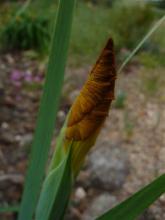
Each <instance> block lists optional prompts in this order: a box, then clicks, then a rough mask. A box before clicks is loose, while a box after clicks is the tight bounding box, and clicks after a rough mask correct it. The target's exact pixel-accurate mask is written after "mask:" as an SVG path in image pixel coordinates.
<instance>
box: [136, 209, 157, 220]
mask: <svg viewBox="0 0 165 220" xmlns="http://www.w3.org/2000/svg"><path fill="white" fill-rule="evenodd" d="M137 220H156V218H155V216H154V215H153V213H151V211H149V210H146V211H145V212H144V213H143V214H142V215H141V216H140V217H139V218H138V219H137Z"/></svg>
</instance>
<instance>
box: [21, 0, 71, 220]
mask: <svg viewBox="0 0 165 220" xmlns="http://www.w3.org/2000/svg"><path fill="white" fill-rule="evenodd" d="M74 4H75V0H61V1H60V5H59V9H58V15H57V21H56V26H55V28H54V30H55V31H54V34H53V38H52V47H51V53H50V58H49V63H48V69H47V74H46V82H45V86H44V91H43V96H42V99H41V104H40V109H39V115H38V120H37V125H36V132H35V135H34V141H33V145H32V150H31V158H30V164H29V168H28V172H27V177H26V182H25V188H24V192H23V198H22V203H21V207H20V212H19V216H18V219H19V220H25V219H28V220H32V217H33V214H34V210H35V207H36V203H37V199H38V196H39V192H40V188H41V183H42V180H43V176H44V171H45V165H46V162H47V158H48V152H49V148H50V142H51V138H52V134H53V128H54V125H55V118H56V115H57V111H58V103H59V97H60V93H61V87H62V83H63V78H64V70H65V64H66V58H67V51H68V45H69V38H70V32H71V24H72V17H73V8H74Z"/></svg>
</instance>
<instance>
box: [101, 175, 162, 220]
mask: <svg viewBox="0 0 165 220" xmlns="http://www.w3.org/2000/svg"><path fill="white" fill-rule="evenodd" d="M164 192H165V174H164V175H162V176H160V177H158V178H157V179H156V180H154V181H153V182H152V183H150V184H149V185H147V186H146V187H144V188H143V189H141V190H140V191H138V192H137V193H135V194H134V195H133V196H131V197H130V198H128V199H127V200H125V201H124V202H122V203H120V204H119V205H117V206H116V207H114V208H112V209H111V210H110V211H108V212H106V213H105V214H104V215H102V216H101V217H99V218H97V220H110V219H111V220H121V219H122V220H134V219H136V218H137V217H138V216H139V215H140V214H141V213H142V212H143V211H144V210H145V209H146V208H147V207H148V206H150V205H151V204H152V203H153V202H154V201H155V200H156V199H158V198H159V196H160V195H161V194H163V193H164Z"/></svg>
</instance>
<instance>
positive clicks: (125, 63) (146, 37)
mask: <svg viewBox="0 0 165 220" xmlns="http://www.w3.org/2000/svg"><path fill="white" fill-rule="evenodd" d="M163 21H165V15H164V16H163V17H162V18H161V19H160V20H159V21H158V22H156V24H155V25H154V26H153V27H152V28H151V30H150V31H149V32H148V33H147V34H146V35H145V36H144V38H143V39H142V40H141V41H140V43H139V44H138V45H137V46H136V47H135V49H134V50H133V51H132V52H131V53H130V55H129V56H128V57H127V58H126V59H125V61H124V62H123V63H122V65H121V66H120V68H119V69H118V73H120V72H121V71H122V70H123V69H124V67H125V66H126V65H127V63H128V62H129V61H130V60H131V59H132V57H133V56H134V55H135V54H136V53H137V51H138V50H139V49H140V48H141V47H142V45H143V44H144V43H145V42H146V41H147V40H148V38H149V37H150V36H151V35H152V34H153V33H154V32H155V31H156V29H157V28H158V27H159V26H160V25H161V24H162V23H163Z"/></svg>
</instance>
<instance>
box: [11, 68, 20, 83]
mask: <svg viewBox="0 0 165 220" xmlns="http://www.w3.org/2000/svg"><path fill="white" fill-rule="evenodd" d="M21 78H22V72H21V71H19V70H13V71H12V72H11V76H10V79H11V81H13V82H14V81H20V80H21Z"/></svg>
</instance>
